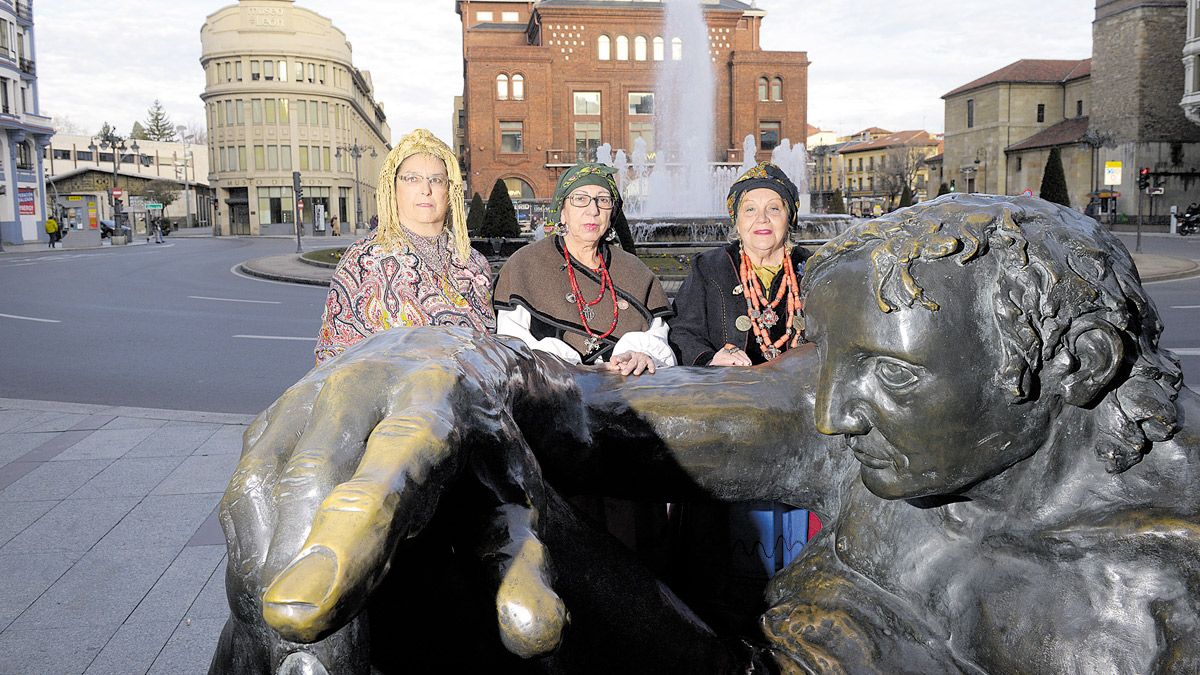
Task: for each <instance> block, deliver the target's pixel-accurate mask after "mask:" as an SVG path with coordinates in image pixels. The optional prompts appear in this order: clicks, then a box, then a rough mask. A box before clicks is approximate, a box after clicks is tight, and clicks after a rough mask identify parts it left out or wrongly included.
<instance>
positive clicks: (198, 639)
mask: <svg viewBox="0 0 1200 675" xmlns="http://www.w3.org/2000/svg"><path fill="white" fill-rule="evenodd" d="M224 627H225V621H224V620H223V619H195V620H192V619H184V620H183V621H181V622H179V626H178V627H177V628H176V629H175V632H174V633H173V634H172V635H171V639H170V640H168V641H167V645H166V646H165V647H163V650H162V652H161V653H159V655H158V658H157V659H155V660H154V665H153V666H151V667H150V670H149V673H148V675H175V674H176V673H204V672H208V665H209V663H210V662H211V661H212V655H213V650H214V649H215V648H216V645H217V638H219V637H221V629H222V628H224Z"/></svg>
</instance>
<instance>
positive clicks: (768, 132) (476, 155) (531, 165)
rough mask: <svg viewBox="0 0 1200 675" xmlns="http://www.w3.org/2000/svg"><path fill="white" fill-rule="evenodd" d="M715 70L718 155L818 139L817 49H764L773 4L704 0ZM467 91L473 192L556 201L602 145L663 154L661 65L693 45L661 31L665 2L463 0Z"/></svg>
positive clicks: (462, 126) (464, 156)
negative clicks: (749, 142) (553, 196)
mask: <svg viewBox="0 0 1200 675" xmlns="http://www.w3.org/2000/svg"><path fill="white" fill-rule="evenodd" d="M703 4H704V18H705V21H706V23H707V25H708V35H709V44H707V45H701V46H700V47H699V48H700V49H704V50H706V51H707V52H708V53H709V56H710V58H711V61H712V63H713V69H714V73H715V76H716V77H715V79H716V82H715V100H713V101H711V102H703V101H697V102H696V104H697V105H704V106H710V107H711V109H712V111H713V115H714V118H715V129H716V133H715V134H714V136H715V138H714V139H713V148H712V157H713V159H714V161H717V162H733V163H740V162H741V160H742V158H741V153H742V150H741V148H742V140H743V139H744V138H745V137H746V136H747V135H753V136H754V137H755V138H757V139H758V141H759V148H760V158H762V159H766V158H768V157H769V156H770V149H771V148H773V147H774V146H775V145H777V144H778V143H779V142H780V141H781V140H782V139H784V138H790V139H793V141H794V142H795V143H797V144H799V143H802V142H803V139H804V138H805V137H806V136H807V128H808V124H807V109H808V57H807V55H806V54H805V53H804V52H779V51H764V50H763V49H762V47H761V45H760V42H759V30H760V28H761V25H762V21H763V19H764V18H765V16H766V12H764V11H763V10H761V9H757V8H754V7H752V6H751V5H748V4H746V3H743V2H738V1H736V0H704V2H703ZM457 11H458V13H459V15H460V16H461V17H462V31H463V68H464V82H465V84H464V92H463V103H462V114H457V115H456V122H457V124H456V136H458V135H459V134H461V139H462V140H461V143H462V145H461V146H460V160H461V161H462V163H463V167H464V171H465V172H466V175H467V177H468V195H469V194H470V193H471V192H479V193H481V194H483V195H487V194H488V192H489V191H490V190H491V186H492V184H493V183H494V182H495V181H496V180H497V179H503V180H504V181H505V182H506V183H507V185H508V188H509V193H510V194H511V195H512V196H513V197H514V198H524V199H545V198H548V197H549V195H550V193H551V192H552V191H553V188H554V183H555V181H556V180H557V179H558V176H559V174H560V173H561V172H562V171H563V170H564V169H565V168H567V167H569V166H571V165H572V164H574V163H575V162H576V161H577V160H580V159H594V157H595V150H596V148H597V147H598V146H600V145H601V144H602V143H608V144H609V145H611V146H612V147H613V148H614V149H618V148H623V149H626V151H627V152H631V151H632V148H633V144H634V141H635V139H637V138H641V139H643V140H644V141H645V143H646V146H647V148H648V150H649V151H650V152H653V150H654V145H655V144H654V139H655V135H656V126H655V125H656V120H655V116H654V91H655V81H656V74H657V68H656V63H658V62H661V61H664V60H668V59H678V58H679V57H680V56H681V55H682V54H683V53H684V52H685V51H687V50H689V49H695V48H696V47H695V46H694V45H689V44H685V43H683V41H682V40H681V39H679V38H678V37H676V36H672V35H666V34H664V31H663V29H662V26H663V23H664V21H663V19H664V7H663V4H662V2H660V1H659V0H637V1H630V0H540V1H528V0H458V3H457Z"/></svg>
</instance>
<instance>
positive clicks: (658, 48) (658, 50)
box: [654, 36, 664, 61]
mask: <svg viewBox="0 0 1200 675" xmlns="http://www.w3.org/2000/svg"><path fill="white" fill-rule="evenodd" d="M663 45H664V43H663V39H662V37H661V36H659V37H656V38H654V60H655V61H662V60H663Z"/></svg>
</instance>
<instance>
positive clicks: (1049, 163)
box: [1038, 148, 1071, 207]
mask: <svg viewBox="0 0 1200 675" xmlns="http://www.w3.org/2000/svg"><path fill="white" fill-rule="evenodd" d="M1038 196H1039V197H1041V198H1042V199H1045V200H1046V201H1048V202H1054V203H1055V204H1062V205H1063V206H1066V207H1070V206H1071V197H1070V195H1069V194H1067V176H1066V174H1065V173H1064V172H1063V165H1062V154H1061V153H1059V151H1058V148H1050V156H1049V157H1048V158H1047V159H1046V172H1045V173H1043V174H1042V190H1041V193H1039V194H1038Z"/></svg>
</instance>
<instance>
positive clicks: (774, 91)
mask: <svg viewBox="0 0 1200 675" xmlns="http://www.w3.org/2000/svg"><path fill="white" fill-rule="evenodd" d="M771 100H772V101H782V100H783V80H782V79H780V78H778V77H776V78H774V79H772V80H771Z"/></svg>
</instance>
